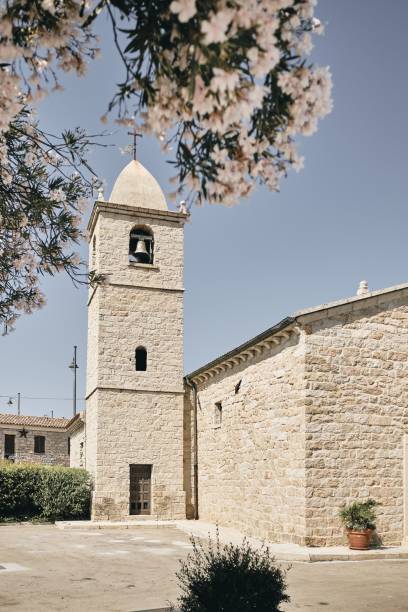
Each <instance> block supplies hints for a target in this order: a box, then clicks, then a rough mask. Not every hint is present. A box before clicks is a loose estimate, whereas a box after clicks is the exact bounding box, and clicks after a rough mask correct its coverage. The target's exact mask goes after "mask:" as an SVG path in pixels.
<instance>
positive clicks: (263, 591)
mask: <svg viewBox="0 0 408 612" xmlns="http://www.w3.org/2000/svg"><path fill="white" fill-rule="evenodd" d="M191 541H192V544H193V552H192V553H191V554H189V555H188V557H187V559H186V560H185V561H181V569H180V570H179V572H177V574H176V575H177V578H178V581H179V585H180V587H181V591H182V594H181V596H180V597H179V599H178V608H179V610H180V612H221V611H222V612H250V611H251V612H253V611H254V610H256V611H257V612H277V611H279V610H280V607H279V606H280V604H281V603H282V602H285V601H289V596H288V595H287V594H286V581H285V577H286V572H285V571H283V570H282V569H281V568H279V567H278V566H277V565H275V563H274V559H273V557H272V555H271V553H270V551H269V549H268V548H267V547H263V548H261V549H260V550H255V549H253V548H251V546H250V545H249V543H248V541H247V540H245V539H244V541H243V542H242V544H241V545H240V546H235V545H233V544H220V541H219V535H218V533H217V537H216V541H215V544H214V543H213V541H212V540H211V538H210V537H209V542H208V546H205V547H204V546H203V545H202V544H201V543H199V544H197V542H196V541H195V539H194V538H192V539H191Z"/></svg>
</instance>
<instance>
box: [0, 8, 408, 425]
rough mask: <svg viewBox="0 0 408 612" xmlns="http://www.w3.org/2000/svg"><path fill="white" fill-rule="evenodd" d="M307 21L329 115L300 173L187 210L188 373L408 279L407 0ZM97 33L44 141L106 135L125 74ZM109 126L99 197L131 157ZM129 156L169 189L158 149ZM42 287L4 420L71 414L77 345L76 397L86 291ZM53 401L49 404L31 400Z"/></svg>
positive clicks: (8, 352) (98, 158)
mask: <svg viewBox="0 0 408 612" xmlns="http://www.w3.org/2000/svg"><path fill="white" fill-rule="evenodd" d="M316 15H317V16H318V17H319V18H320V19H321V20H322V21H324V22H325V23H326V35H325V36H324V37H322V38H320V37H316V39H315V45H316V48H315V50H314V53H313V60H314V61H315V62H316V63H318V64H322V65H329V66H330V67H331V70H332V73H333V80H334V92H333V96H334V110H333V113H332V114H331V115H330V116H329V117H328V118H326V119H325V120H324V121H323V122H321V124H320V128H319V131H318V133H317V134H315V135H313V136H312V137H310V138H307V139H305V140H304V141H302V144H301V151H302V153H303V154H304V155H305V157H306V164H305V169H304V170H303V171H302V172H301V173H299V174H295V173H292V174H290V176H289V177H288V178H287V179H286V180H285V181H284V182H283V183H282V185H281V192H280V193H270V192H268V191H267V190H266V189H258V190H257V191H256V193H255V194H254V195H253V196H252V197H251V198H250V199H248V200H246V201H243V202H242V203H241V204H240V205H239V206H238V207H236V208H223V207H217V206H205V207H203V208H200V209H198V208H197V209H194V210H193V215H192V222H191V223H189V224H188V225H187V226H186V232H185V233H186V240H185V264H186V265H185V288H186V295H185V370H186V372H188V371H191V370H193V369H195V368H196V367H199V366H200V365H202V364H204V363H206V362H207V361H209V360H210V359H212V358H214V357H216V356H217V355H219V354H221V353H223V352H225V351H227V350H229V349H231V348H233V347H234V346H236V345H238V344H240V343H241V342H243V341H244V340H246V339H248V338H250V337H251V336H253V335H255V334H256V333H258V332H260V331H262V330H264V329H265V328H267V327H269V326H271V325H273V324H274V323H275V322H277V321H279V320H280V319H281V318H283V317H284V316H286V315H287V314H291V313H292V312H294V311H296V310H298V309H299V308H303V307H308V306H313V305H315V304H320V303H322V302H327V301H330V300H334V299H340V298H343V297H347V296H350V295H352V294H354V293H355V292H356V290H357V286H358V283H359V281H360V280H362V279H367V280H368V283H369V286H370V288H371V289H379V288H382V287H387V286H391V285H394V284H398V283H402V282H406V281H408V273H407V239H406V233H407V221H408V212H407V176H408V166H407V153H406V148H407V140H408V138H407V137H408V125H407V119H406V114H407V110H406V109H407V97H408V79H407V52H406V44H405V38H406V32H405V27H406V24H407V23H408V2H406V0H392V2H390V1H388V2H385V0H383V1H380V0H358V2H356V1H355V0H354V1H353V0H341V2H339V1H338V0H325V1H324V2H323V1H322V2H320V4H319V5H318V8H317V11H316ZM99 30H100V33H101V36H102V42H103V44H102V51H103V56H102V59H100V60H98V61H95V62H94V63H92V64H91V65H90V66H89V70H88V73H87V75H86V77H84V78H83V79H77V78H76V77H73V76H72V77H69V78H64V79H63V84H64V86H65V92H64V93H62V94H54V95H52V96H50V97H49V98H48V99H47V100H46V101H44V102H43V103H42V105H41V107H40V109H39V115H40V119H41V121H42V122H43V126H44V127H46V128H47V129H49V130H50V131H51V130H53V131H58V130H61V129H64V128H67V127H73V126H76V125H82V126H85V127H86V128H87V129H88V130H89V131H91V132H99V131H101V130H102V129H104V126H102V125H101V124H100V122H99V118H100V116H101V115H102V114H103V113H104V112H105V110H106V106H107V103H108V101H109V99H110V96H111V95H112V93H113V92H114V88H115V83H118V82H120V80H121V78H122V68H121V65H120V63H119V60H118V58H117V56H116V53H115V50H114V48H113V44H112V41H111V38H110V35H109V29H108V27H107V24H106V22H105V21H104V20H102V21H101V22H100V24H99ZM111 127H112V129H113V130H115V133H114V134H113V135H112V137H111V138H110V139H109V142H111V143H114V144H115V145H117V146H115V147H112V148H99V149H96V150H95V151H94V152H93V153H92V155H91V163H92V165H93V166H94V168H95V169H96V170H97V172H98V173H99V175H100V176H102V177H104V178H105V179H106V182H107V185H108V188H107V190H106V195H107V196H108V195H109V193H110V190H111V187H112V184H113V181H114V179H115V178H116V176H117V174H118V173H119V171H120V170H121V168H122V167H123V166H124V165H125V164H126V163H127V160H128V158H127V157H126V156H123V155H121V153H120V152H119V149H118V147H119V146H121V147H123V146H125V145H126V144H127V143H128V142H129V139H128V136H127V135H126V130H124V129H117V128H116V127H113V126H111ZM138 151H139V153H138V157H139V159H140V161H141V162H142V163H143V164H144V165H145V166H146V167H147V168H148V169H149V170H150V171H151V172H152V173H153V174H154V175H155V176H156V178H157V179H158V181H159V182H160V184H161V185H162V187H163V189H164V191H165V192H166V191H170V190H171V188H170V185H169V184H168V182H167V181H168V178H169V176H170V175H171V169H170V168H169V166H168V164H166V157H165V156H164V155H163V154H162V153H161V152H160V150H159V147H158V146H157V144H156V142H155V141H154V140H149V139H146V138H144V139H143V141H142V142H141V143H140V145H139V147H138ZM83 248H85V247H83ZM84 252H85V251H84ZM43 286H44V289H45V291H46V295H47V300H48V304H47V306H46V307H45V308H44V309H43V310H41V311H39V312H37V313H35V314H33V315H31V316H25V317H22V318H21V319H20V320H19V322H18V324H17V329H16V331H15V332H13V333H12V334H10V335H8V336H6V337H3V338H1V339H0V364H1V374H0V396H7V397H0V411H1V412H7V411H10V409H9V407H8V405H7V400H8V396H9V395H13V396H15V395H16V394H17V392H20V393H21V394H22V398H23V399H22V412H23V413H25V414H50V411H51V410H53V411H54V416H70V414H71V411H72V402H71V401H70V399H69V398H70V397H72V373H71V371H70V370H69V369H68V365H69V362H70V360H71V358H72V351H73V349H72V347H73V345H74V344H77V345H78V356H79V366H80V369H79V371H78V376H79V383H78V395H79V397H80V398H83V397H84V391H85V372H86V325H87V323H86V317H87V313H86V290H85V289H75V288H74V287H73V286H72V284H71V283H70V281H69V280H68V279H66V278H64V277H62V276H61V277H59V278H56V279H46V280H45V281H44V283H43ZM50 397H51V398H58V399H52V400H46V399H28V398H50ZM61 398H67V399H61ZM83 405H84V402H83V401H80V402H79V406H80V407H83ZM11 410H14V406H13V407H12V408H11Z"/></svg>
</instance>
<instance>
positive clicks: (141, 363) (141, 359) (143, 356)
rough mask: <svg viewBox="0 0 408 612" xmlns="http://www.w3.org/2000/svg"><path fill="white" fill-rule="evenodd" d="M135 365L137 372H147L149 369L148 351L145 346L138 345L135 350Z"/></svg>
mask: <svg viewBox="0 0 408 612" xmlns="http://www.w3.org/2000/svg"><path fill="white" fill-rule="evenodd" d="M135 366H136V371H137V372H145V371H146V369H147V351H146V349H145V348H144V346H138V347H137V349H136V351H135Z"/></svg>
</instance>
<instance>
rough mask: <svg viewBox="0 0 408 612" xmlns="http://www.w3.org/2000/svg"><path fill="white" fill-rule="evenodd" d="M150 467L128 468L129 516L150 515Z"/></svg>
mask: <svg viewBox="0 0 408 612" xmlns="http://www.w3.org/2000/svg"><path fill="white" fill-rule="evenodd" d="M151 490H152V466H151V465H145V464H136V463H133V464H131V465H130V466H129V514H151Z"/></svg>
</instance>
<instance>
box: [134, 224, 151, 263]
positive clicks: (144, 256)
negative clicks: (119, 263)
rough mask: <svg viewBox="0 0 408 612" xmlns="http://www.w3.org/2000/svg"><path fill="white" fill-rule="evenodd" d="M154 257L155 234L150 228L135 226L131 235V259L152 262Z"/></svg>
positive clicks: (139, 261) (136, 261) (138, 261)
mask: <svg viewBox="0 0 408 612" xmlns="http://www.w3.org/2000/svg"><path fill="white" fill-rule="evenodd" d="M153 257H154V240H153V234H152V232H151V231H150V230H149V229H146V228H144V227H143V228H142V227H134V228H133V229H132V231H131V232H130V237H129V261H130V262H131V263H141V264H152V263H153Z"/></svg>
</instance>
